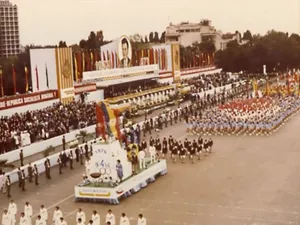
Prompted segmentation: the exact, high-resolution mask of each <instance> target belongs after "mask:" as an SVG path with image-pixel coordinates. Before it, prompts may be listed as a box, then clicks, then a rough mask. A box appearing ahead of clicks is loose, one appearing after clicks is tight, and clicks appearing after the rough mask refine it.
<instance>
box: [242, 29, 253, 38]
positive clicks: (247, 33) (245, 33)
mask: <svg viewBox="0 0 300 225" xmlns="http://www.w3.org/2000/svg"><path fill="white" fill-rule="evenodd" d="M243 40H248V41H252V34H251V32H250V30H247V31H246V32H244V35H243Z"/></svg>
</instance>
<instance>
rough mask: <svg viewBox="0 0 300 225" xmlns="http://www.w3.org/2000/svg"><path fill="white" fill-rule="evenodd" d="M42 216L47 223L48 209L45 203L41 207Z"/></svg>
mask: <svg viewBox="0 0 300 225" xmlns="http://www.w3.org/2000/svg"><path fill="white" fill-rule="evenodd" d="M40 216H41V219H42V220H44V221H45V223H47V220H48V211H47V209H46V208H45V207H44V205H41V208H40Z"/></svg>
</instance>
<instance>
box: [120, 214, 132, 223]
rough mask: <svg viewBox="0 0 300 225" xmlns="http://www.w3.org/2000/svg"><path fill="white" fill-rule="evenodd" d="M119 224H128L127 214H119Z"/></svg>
mask: <svg viewBox="0 0 300 225" xmlns="http://www.w3.org/2000/svg"><path fill="white" fill-rule="evenodd" d="M120 225H130V223H129V219H128V218H127V216H124V217H123V216H121V218H120Z"/></svg>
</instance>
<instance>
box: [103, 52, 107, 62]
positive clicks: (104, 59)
mask: <svg viewBox="0 0 300 225" xmlns="http://www.w3.org/2000/svg"><path fill="white" fill-rule="evenodd" d="M102 61H106V58H105V53H104V52H103V58H102Z"/></svg>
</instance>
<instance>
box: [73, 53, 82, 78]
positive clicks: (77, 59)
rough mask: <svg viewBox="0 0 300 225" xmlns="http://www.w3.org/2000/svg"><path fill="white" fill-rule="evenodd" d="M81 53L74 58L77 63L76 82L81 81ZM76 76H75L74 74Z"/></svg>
mask: <svg viewBox="0 0 300 225" xmlns="http://www.w3.org/2000/svg"><path fill="white" fill-rule="evenodd" d="M81 55H82V54H81V52H78V53H77V54H76V55H75V57H76V62H77V78H78V80H77V82H78V81H80V80H81V79H82V59H81ZM75 76H76V74H75Z"/></svg>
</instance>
